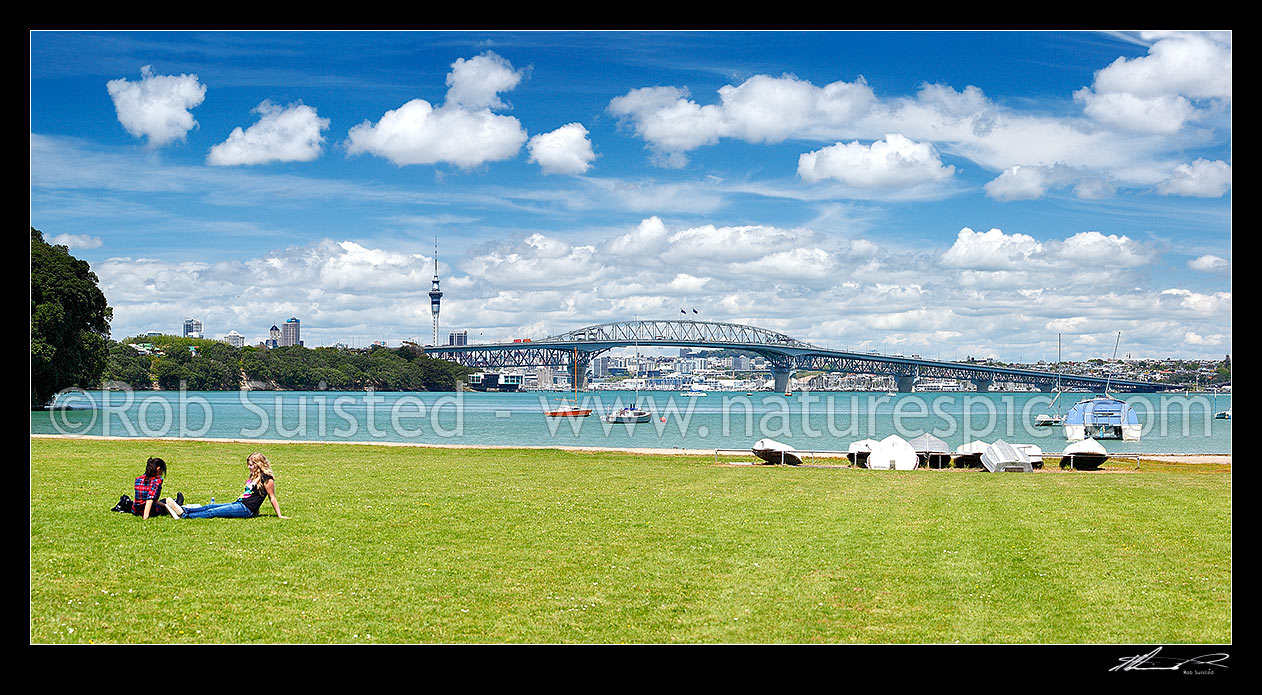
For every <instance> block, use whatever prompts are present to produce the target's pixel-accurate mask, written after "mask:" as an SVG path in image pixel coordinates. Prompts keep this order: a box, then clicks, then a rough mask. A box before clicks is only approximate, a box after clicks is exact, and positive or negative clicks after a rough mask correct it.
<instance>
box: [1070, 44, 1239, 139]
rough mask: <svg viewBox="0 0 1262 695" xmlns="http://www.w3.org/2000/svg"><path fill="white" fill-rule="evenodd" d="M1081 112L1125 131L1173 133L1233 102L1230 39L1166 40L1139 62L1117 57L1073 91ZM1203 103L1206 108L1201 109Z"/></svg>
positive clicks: (1150, 50)
mask: <svg viewBox="0 0 1262 695" xmlns="http://www.w3.org/2000/svg"><path fill="white" fill-rule="evenodd" d="M1074 98H1075V99H1076V100H1078V101H1079V102H1081V103H1082V105H1083V112H1084V113H1086V114H1087V115H1088V116H1090V117H1091V118H1093V119H1094V120H1096V121H1097V122H1099V123H1101V124H1104V125H1106V126H1109V127H1111V128H1116V129H1119V130H1124V131H1131V132H1137V133H1156V134H1167V135H1168V134H1172V133H1176V132H1178V131H1179V130H1180V129H1181V128H1182V127H1183V125H1184V124H1185V123H1187V122H1188V121H1190V120H1194V119H1196V118H1198V117H1200V116H1202V115H1204V113H1205V112H1206V111H1207V110H1212V109H1215V108H1218V107H1219V106H1220V105H1230V103H1231V41H1230V35H1223V36H1216V35H1212V34H1178V35H1173V36H1169V37H1166V38H1162V39H1161V40H1159V41H1157V42H1156V43H1154V44H1153V45H1152V47H1151V48H1149V49H1148V55H1146V56H1141V57H1138V58H1133V59H1128V58H1118V59H1117V60H1115V61H1114V62H1113V63H1112V64H1110V65H1109V66H1108V67H1106V68H1104V69H1102V70H1100V71H1098V72H1096V74H1095V81H1094V83H1093V84H1092V86H1091V87H1089V88H1088V87H1084V88H1082V89H1080V90H1078V91H1077V92H1075V93H1074ZM1194 101H1199V102H1203V103H1204V107H1198V105H1197V103H1194Z"/></svg>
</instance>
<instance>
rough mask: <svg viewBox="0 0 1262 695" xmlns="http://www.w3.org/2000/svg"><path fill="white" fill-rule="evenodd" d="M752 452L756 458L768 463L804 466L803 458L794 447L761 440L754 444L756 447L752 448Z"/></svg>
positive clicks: (769, 440)
mask: <svg viewBox="0 0 1262 695" xmlns="http://www.w3.org/2000/svg"><path fill="white" fill-rule="evenodd" d="M750 451H751V452H752V453H753V454H754V456H757V457H758V458H760V459H762V460H763V461H766V462H767V463H774V464H784V465H786V466H798V465H801V464H802V457H801V456H799V455H798V454H797V452H795V451H794V450H793V449H792V447H790V446H789V445H787V444H781V443H780V442H777V441H774V440H771V439H759V440H758V441H757V442H754V446H753V447H751V448H750Z"/></svg>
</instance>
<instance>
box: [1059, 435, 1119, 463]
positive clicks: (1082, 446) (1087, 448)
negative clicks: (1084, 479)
mask: <svg viewBox="0 0 1262 695" xmlns="http://www.w3.org/2000/svg"><path fill="white" fill-rule="evenodd" d="M1107 460H1109V452H1107V451H1105V450H1104V445H1102V444H1100V442H1097V441H1096V440H1094V439H1084V440H1082V441H1081V442H1075V443H1073V444H1070V445H1069V446H1067V447H1065V451H1064V452H1062V453H1061V456H1060V467H1061V468H1073V469H1075V470H1080V471H1093V470H1096V469H1097V468H1099V467H1100V466H1101V465H1102V464H1103V463H1104V462H1105V461H1107Z"/></svg>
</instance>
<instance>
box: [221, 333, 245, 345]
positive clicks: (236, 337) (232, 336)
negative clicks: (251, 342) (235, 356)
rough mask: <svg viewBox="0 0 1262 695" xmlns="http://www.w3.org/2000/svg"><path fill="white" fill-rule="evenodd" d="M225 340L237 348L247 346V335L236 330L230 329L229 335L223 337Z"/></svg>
mask: <svg viewBox="0 0 1262 695" xmlns="http://www.w3.org/2000/svg"><path fill="white" fill-rule="evenodd" d="M223 341H224V342H225V343H227V344H229V345H231V346H232V347H235V348H239V347H244V346H245V336H243V335H241V334H240V333H237V332H236V331H235V330H232V331H228V335H225V336H224V337H223Z"/></svg>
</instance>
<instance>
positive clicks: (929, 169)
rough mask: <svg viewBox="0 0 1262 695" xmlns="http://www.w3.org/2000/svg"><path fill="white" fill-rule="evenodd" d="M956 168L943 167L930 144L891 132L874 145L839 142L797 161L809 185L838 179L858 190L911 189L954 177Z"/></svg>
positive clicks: (799, 173) (803, 156)
mask: <svg viewBox="0 0 1262 695" xmlns="http://www.w3.org/2000/svg"><path fill="white" fill-rule="evenodd" d="M954 174H955V167H954V166H951V165H944V164H943V163H942V160H941V159H940V158H939V156H938V151H937V150H936V149H934V147H933V145H931V144H929V143H927V142H915V141H913V140H911V139H909V138H907V137H905V136H903V135H900V134H898V133H889V134H887V135H886V136H885V139H884V140H877V141H875V142H873V143H872V145H871V146H865V145H863V144H861V143H859V141H857V140H856V141H854V142H851V143H840V142H839V143H837V144H836V145H832V146H830V147H825V148H823V149H821V150H817V151H815V152H807V153H804V154H803V155H801V156H800V157H799V158H798V176H801V177H802V179H804V180H806V181H809V182H817V181H821V180H824V179H835V180H837V181H840V182H842V183H844V184H847V185H850V186H855V187H857V188H910V187H915V186H920V185H924V184H928V183H935V182H938V181H943V180H946V179H949V178H951V177H952V176H953V175H954Z"/></svg>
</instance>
